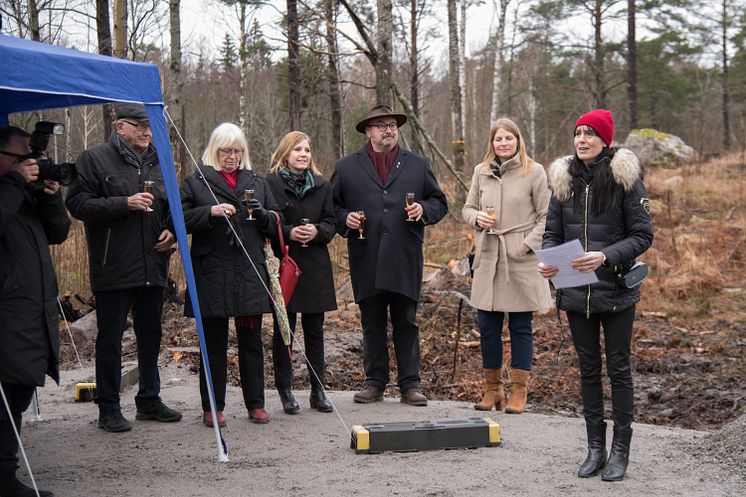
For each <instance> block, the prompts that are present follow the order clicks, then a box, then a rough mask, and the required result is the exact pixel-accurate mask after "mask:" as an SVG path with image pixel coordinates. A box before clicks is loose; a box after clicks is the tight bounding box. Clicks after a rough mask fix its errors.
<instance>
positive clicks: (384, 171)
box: [365, 141, 399, 183]
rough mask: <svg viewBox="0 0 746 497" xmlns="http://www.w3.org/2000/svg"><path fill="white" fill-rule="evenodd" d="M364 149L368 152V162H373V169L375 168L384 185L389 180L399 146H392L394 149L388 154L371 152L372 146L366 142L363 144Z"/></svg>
mask: <svg viewBox="0 0 746 497" xmlns="http://www.w3.org/2000/svg"><path fill="white" fill-rule="evenodd" d="M365 149H366V150H367V151H368V155H369V156H370V160H372V161H373V167H375V168H376V172H377V173H378V176H379V177H380V178H381V181H382V182H383V183H386V180H387V179H389V174H391V169H392V168H393V167H394V160H395V159H396V154H398V153H399V144H398V143H397V144H396V145H394V148H392V149H391V150H390V151H388V152H376V151H375V150H373V145H371V144H370V141H368V142H366V143H365Z"/></svg>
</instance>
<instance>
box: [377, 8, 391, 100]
mask: <svg viewBox="0 0 746 497" xmlns="http://www.w3.org/2000/svg"><path fill="white" fill-rule="evenodd" d="M376 4H377V7H378V63H377V64H376V65H375V69H376V102H377V103H378V104H386V105H389V106H390V105H391V103H392V98H391V84H392V83H393V79H392V74H391V59H392V58H393V44H392V43H391V35H392V33H393V32H394V15H393V5H392V3H391V0H377V2H376Z"/></svg>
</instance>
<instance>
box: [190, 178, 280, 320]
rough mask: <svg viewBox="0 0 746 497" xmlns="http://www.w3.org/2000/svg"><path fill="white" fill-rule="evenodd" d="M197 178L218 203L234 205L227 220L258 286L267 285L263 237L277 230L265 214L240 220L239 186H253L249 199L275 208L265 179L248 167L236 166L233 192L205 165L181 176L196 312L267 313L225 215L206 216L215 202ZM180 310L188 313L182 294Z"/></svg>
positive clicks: (262, 294)
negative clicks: (242, 245) (251, 198)
mask: <svg viewBox="0 0 746 497" xmlns="http://www.w3.org/2000/svg"><path fill="white" fill-rule="evenodd" d="M203 177H204V179H206V180H207V182H208V183H209V184H210V188H211V189H212V191H213V192H214V193H215V195H216V196H217V199H218V203H221V204H222V203H226V204H232V205H233V206H235V207H236V214H235V215H234V216H233V217H232V218H231V223H232V224H233V226H234V228H235V229H236V232H237V233H239V234H240V236H241V239H242V241H243V244H244V246H245V247H246V250H247V252H248V253H249V256H250V257H251V260H252V261H254V265H255V266H256V268H257V270H258V271H259V273H260V274H261V278H262V281H264V285H268V284H269V283H268V277H267V265H266V261H265V257H264V240H265V237H267V236H272V235H273V234H275V235H276V232H277V229H276V228H275V225H274V224H273V223H272V222H271V216H267V217H266V218H265V219H264V220H263V221H261V222H260V221H259V220H255V221H247V220H246V217H247V216H248V213H247V211H246V208H245V205H244V204H243V203H242V200H243V192H244V190H254V198H256V199H257V200H259V202H260V203H261V204H262V206H264V207H265V208H266V209H272V210H277V205H276V203H275V200H274V197H273V196H272V192H271V191H270V190H269V187H268V186H267V183H266V181H264V178H262V177H261V176H260V175H259V174H257V173H255V172H254V171H251V170H249V169H242V170H239V172H238V179H237V181H238V182H237V184H236V189H235V191H233V190H231V189H230V188H229V187H228V185H227V184H226V183H225V180H224V179H223V177H222V176H221V175H220V173H218V172H217V171H216V170H215V169H213V168H212V167H210V166H200V167H199V168H198V170H197V171H196V172H195V173H194V174H193V175H191V176H188V177H187V178H185V179H184V181H183V182H182V184H181V204H182V206H183V208H184V221H185V223H186V229H187V232H188V233H191V234H192V246H191V256H192V266H193V268H194V278H195V280H196V286H197V296H198V298H199V306H200V311H201V313H202V317H206V318H211V317H229V316H249V315H252V314H263V313H269V312H272V308H271V305H270V301H269V295H268V294H267V291H266V290H265V287H264V285H262V281H260V280H259V277H258V276H257V273H256V271H254V268H253V267H252V265H251V262H249V261H248V260H247V258H246V255H245V254H244V252H243V251H242V250H241V247H240V245H239V244H238V243H237V242H236V241H235V240H234V236H233V234H232V232H231V231H230V229H229V227H228V224H227V222H226V220H225V218H223V217H219V218H218V217H212V216H211V215H210V209H211V207H212V206H213V205H216V202H215V199H214V198H213V197H212V195H211V194H210V190H209V189H208V188H207V186H206V185H205V182H204V180H203ZM184 312H185V314H186V315H187V316H189V317H193V316H194V311H193V310H192V304H191V300H190V299H189V296H188V295H187V299H186V303H185V310H184Z"/></svg>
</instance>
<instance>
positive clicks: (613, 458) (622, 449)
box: [601, 426, 632, 481]
mask: <svg viewBox="0 0 746 497" xmlns="http://www.w3.org/2000/svg"><path fill="white" fill-rule="evenodd" d="M631 440H632V428H617V427H616V426H614V440H613V441H612V442H611V453H610V454H609V462H608V463H607V464H606V467H605V468H604V471H603V473H601V479H602V480H603V481H622V480H623V479H624V473H625V472H626V471H627V463H628V462H629V443H630V441H631Z"/></svg>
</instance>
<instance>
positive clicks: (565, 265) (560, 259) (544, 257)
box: [536, 238, 598, 288]
mask: <svg viewBox="0 0 746 497" xmlns="http://www.w3.org/2000/svg"><path fill="white" fill-rule="evenodd" d="M583 254H585V250H583V246H582V245H581V244H580V240H578V239H577V238H576V239H575V240H571V241H569V242H565V243H563V244H562V245H557V246H556V247H551V248H547V249H541V250H537V251H536V257H538V258H539V260H540V261H541V262H543V263H544V264H546V265H548V266H557V267H558V268H559V272H558V273H557V274H556V275H555V277H554V278H552V284H553V285H554V288H571V287H574V286H583V285H592V284H594V283H598V277H597V276H596V273H595V271H594V272H592V273H583V272H580V271H578V270H577V269H573V267H572V261H574V260H575V259H577V258H578V257H580V256H582V255H583Z"/></svg>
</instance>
